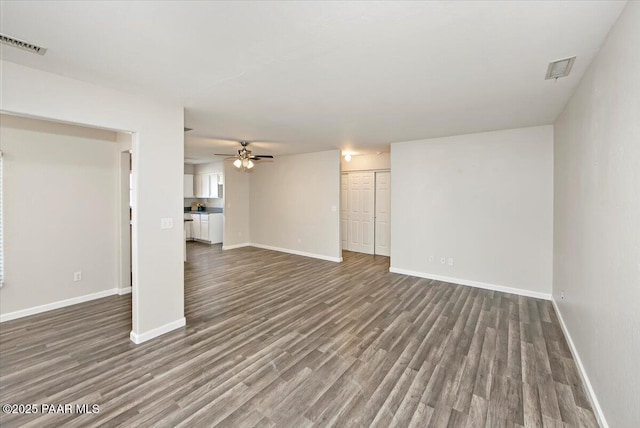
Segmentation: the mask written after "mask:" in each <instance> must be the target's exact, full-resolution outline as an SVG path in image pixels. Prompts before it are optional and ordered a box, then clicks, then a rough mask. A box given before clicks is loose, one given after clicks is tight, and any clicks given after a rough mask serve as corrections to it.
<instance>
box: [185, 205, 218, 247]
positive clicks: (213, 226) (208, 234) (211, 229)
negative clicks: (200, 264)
mask: <svg viewBox="0 0 640 428" xmlns="http://www.w3.org/2000/svg"><path fill="white" fill-rule="evenodd" d="M191 218H193V222H191V230H190V231H189V232H190V235H189V232H187V239H188V238H191V239H197V240H199V241H206V242H210V243H212V244H220V243H221V242H222V229H223V227H224V226H223V224H224V222H223V218H224V217H223V215H222V214H221V213H215V214H196V213H192V214H191Z"/></svg>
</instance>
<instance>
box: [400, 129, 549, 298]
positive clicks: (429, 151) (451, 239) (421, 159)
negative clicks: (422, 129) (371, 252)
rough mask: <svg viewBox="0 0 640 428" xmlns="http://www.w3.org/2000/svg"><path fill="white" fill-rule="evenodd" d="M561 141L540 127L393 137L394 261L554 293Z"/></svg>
mask: <svg viewBox="0 0 640 428" xmlns="http://www.w3.org/2000/svg"><path fill="white" fill-rule="evenodd" d="M552 143H553V129H552V127H551V126H538V127H532V128H522V129H511V130H505V131H497V132H487V133H481V134H470V135H460V136H455V137H447V138H434V139H430V140H421V141H412V142H406V143H394V144H392V145H391V169H392V171H393V179H392V180H391V267H392V269H393V270H394V271H398V272H405V273H413V274H415V275H418V276H427V277H446V278H451V279H452V280H453V281H454V282H457V283H464V284H468V285H472V284H475V285H483V284H484V286H499V287H508V288H512V289H515V290H512V291H516V292H520V293H525V294H530V295H534V296H538V297H546V298H549V297H550V293H551V270H552V266H551V262H552V198H553V196H552V176H553V170H552V168H553V157H552V154H553V151H552ZM430 257H433V260H432V261H430ZM441 257H445V258H446V262H447V263H446V264H441V262H440V258H441ZM449 258H453V259H454V260H453V263H454V264H453V266H450V265H449V264H448V261H449V260H448V259H449ZM507 291H508V290H507Z"/></svg>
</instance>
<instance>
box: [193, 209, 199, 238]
mask: <svg viewBox="0 0 640 428" xmlns="http://www.w3.org/2000/svg"><path fill="white" fill-rule="evenodd" d="M191 217H192V218H193V221H192V222H191V224H192V225H193V226H192V227H191V237H192V238H193V239H200V214H191Z"/></svg>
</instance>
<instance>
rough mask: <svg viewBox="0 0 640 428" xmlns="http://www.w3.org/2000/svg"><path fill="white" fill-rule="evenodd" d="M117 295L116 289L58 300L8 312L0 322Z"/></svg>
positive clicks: (0, 318)
mask: <svg viewBox="0 0 640 428" xmlns="http://www.w3.org/2000/svg"><path fill="white" fill-rule="evenodd" d="M115 294H118V289H117V288H112V289H111V290H104V291H98V292H97V293H91V294H85V295H84V296H79V297H73V298H71V299H66V300H59V301H57V302H53V303H47V304H46V305H41V306H34V307H33V308H27V309H22V310H20V311H15V312H9V313H7V314H2V315H0V322H5V321H11V320H15V319H18V318H23V317H27V316H29V315H35V314H39V313H42V312H47V311H52V310H54V309H60V308H64V307H67V306H71V305H77V304H78V303H84V302H88V301H89V300H95V299H101V298H103V297H107V296H113V295H115Z"/></svg>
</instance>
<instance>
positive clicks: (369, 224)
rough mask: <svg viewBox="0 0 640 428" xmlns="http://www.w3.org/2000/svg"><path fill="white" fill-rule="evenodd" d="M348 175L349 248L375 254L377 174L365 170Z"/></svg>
mask: <svg viewBox="0 0 640 428" xmlns="http://www.w3.org/2000/svg"><path fill="white" fill-rule="evenodd" d="M348 175H349V192H348V194H349V197H348V213H349V222H348V229H349V234H348V238H349V241H348V248H349V250H350V251H357V252H360V253H366V254H373V251H374V219H373V217H374V196H375V195H374V187H375V186H374V178H375V174H374V173H373V172H363V173H349V174H348Z"/></svg>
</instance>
